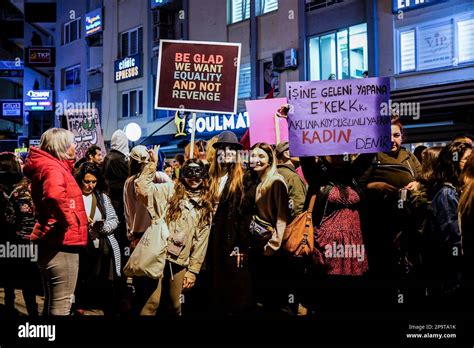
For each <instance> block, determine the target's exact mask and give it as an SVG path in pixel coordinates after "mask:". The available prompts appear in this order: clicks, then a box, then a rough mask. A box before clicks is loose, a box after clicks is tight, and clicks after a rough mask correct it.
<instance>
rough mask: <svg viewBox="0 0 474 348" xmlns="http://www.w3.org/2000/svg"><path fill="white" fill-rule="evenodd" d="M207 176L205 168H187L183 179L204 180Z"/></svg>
mask: <svg viewBox="0 0 474 348" xmlns="http://www.w3.org/2000/svg"><path fill="white" fill-rule="evenodd" d="M206 176H207V170H206V168H203V167H190V166H188V167H186V168H184V169H183V178H185V179H191V178H197V179H204V178H205V177H206Z"/></svg>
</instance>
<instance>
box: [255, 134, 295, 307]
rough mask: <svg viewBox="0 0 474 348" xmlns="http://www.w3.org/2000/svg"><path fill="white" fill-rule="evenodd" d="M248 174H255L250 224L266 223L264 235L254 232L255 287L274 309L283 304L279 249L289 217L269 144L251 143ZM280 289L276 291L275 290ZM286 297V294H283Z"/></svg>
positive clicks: (283, 182) (285, 193) (282, 186)
mask: <svg viewBox="0 0 474 348" xmlns="http://www.w3.org/2000/svg"><path fill="white" fill-rule="evenodd" d="M251 150H252V158H251V164H250V166H251V168H252V175H254V176H256V177H257V181H258V186H257V191H256V196H255V215H254V217H253V220H254V221H253V223H260V224H262V223H263V224H264V225H265V224H266V225H268V230H269V231H270V233H268V235H267V236H261V235H257V234H256V233H255V229H254V228H251V229H250V231H251V233H252V234H253V236H254V238H255V239H256V248H255V250H254V251H255V252H254V253H253V254H254V255H255V258H256V266H257V267H256V288H257V293H258V295H259V297H260V298H261V300H262V301H263V306H264V310H265V311H277V310H279V309H280V307H281V306H282V305H283V304H285V303H286V301H285V294H284V293H283V292H284V291H283V284H282V283H285V276H286V272H284V271H283V270H284V269H285V265H284V260H283V258H282V256H281V254H280V252H279V249H280V246H281V243H282V240H283V234H284V233H285V228H286V224H287V222H288V221H289V218H290V209H289V197H288V189H287V187H286V184H285V179H284V178H283V177H282V176H281V175H280V174H278V171H277V166H276V159H275V154H274V153H273V149H272V148H271V146H270V145H268V144H266V143H257V144H255V145H253V146H252V148H251ZM278 289H280V290H278ZM286 297H287V295H286Z"/></svg>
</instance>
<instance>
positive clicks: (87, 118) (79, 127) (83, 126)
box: [65, 109, 106, 159]
mask: <svg viewBox="0 0 474 348" xmlns="http://www.w3.org/2000/svg"><path fill="white" fill-rule="evenodd" d="M65 115H66V117H67V127H68V129H69V130H70V131H71V132H73V133H74V136H75V139H76V143H77V145H76V158H77V159H80V158H82V157H84V156H85V154H86V151H87V148H88V147H89V146H92V145H97V146H99V147H100V148H101V149H102V153H103V154H105V153H106V152H105V144H104V138H103V137H102V130H101V128H100V121H99V112H98V110H97V109H68V110H66V111H65Z"/></svg>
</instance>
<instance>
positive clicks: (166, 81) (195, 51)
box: [155, 40, 240, 114]
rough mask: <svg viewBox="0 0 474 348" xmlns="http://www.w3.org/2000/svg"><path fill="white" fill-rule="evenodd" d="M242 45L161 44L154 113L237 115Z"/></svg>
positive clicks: (208, 43) (197, 42)
mask: <svg viewBox="0 0 474 348" xmlns="http://www.w3.org/2000/svg"><path fill="white" fill-rule="evenodd" d="M239 66H240V43H227V42H225V43H224V42H204V41H176V40H160V56H159V59H158V71H157V79H156V94H155V109H164V110H185V111H191V112H209V113H224V114H235V113H237V90H238V88H237V86H238V85H239Z"/></svg>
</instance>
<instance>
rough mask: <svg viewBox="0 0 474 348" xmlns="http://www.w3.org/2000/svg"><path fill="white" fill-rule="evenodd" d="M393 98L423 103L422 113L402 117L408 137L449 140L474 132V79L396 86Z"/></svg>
mask: <svg viewBox="0 0 474 348" xmlns="http://www.w3.org/2000/svg"><path fill="white" fill-rule="evenodd" d="M391 100H392V102H399V103H401V102H404V103H420V117H419V119H417V120H416V119H413V117H403V116H402V117H401V120H402V122H403V124H404V125H406V129H407V132H406V133H407V136H408V138H409V141H412V142H415V141H434V140H450V139H452V138H453V137H454V136H455V135H457V134H460V133H474V80H472V81H462V82H455V83H447V84H440V85H434V86H425V87H419V88H410V89H403V90H395V91H392V92H391Z"/></svg>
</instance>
